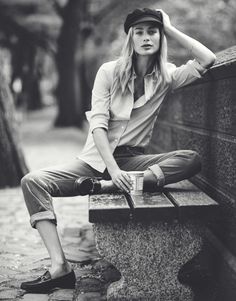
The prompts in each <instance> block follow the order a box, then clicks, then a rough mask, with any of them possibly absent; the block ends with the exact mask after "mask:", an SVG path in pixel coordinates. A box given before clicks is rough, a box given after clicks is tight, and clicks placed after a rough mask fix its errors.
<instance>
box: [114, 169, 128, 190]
mask: <svg viewBox="0 0 236 301" xmlns="http://www.w3.org/2000/svg"><path fill="white" fill-rule="evenodd" d="M109 173H110V176H111V179H112V182H113V183H114V184H115V185H116V186H117V187H118V188H119V189H121V190H123V191H126V192H130V189H131V185H132V183H131V179H130V177H129V175H128V174H127V172H126V171H124V170H121V169H116V170H114V171H112V172H109Z"/></svg>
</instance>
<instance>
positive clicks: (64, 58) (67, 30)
mask: <svg viewBox="0 0 236 301" xmlns="http://www.w3.org/2000/svg"><path fill="white" fill-rule="evenodd" d="M54 5H55V6H56V7H57V11H58V12H59V13H60V15H61V17H62V20H63V22H62V28H61V31H60V35H59V38H58V43H57V46H58V51H57V54H56V64H57V68H58V86H57V100H58V106H59V110H58V116H57V120H56V125H58V126H71V125H77V126H81V125H82V122H83V118H84V117H83V115H84V114H83V113H84V110H83V102H84V101H85V100H84V99H83V97H82V95H83V93H82V89H84V88H85V87H84V86H83V82H84V77H83V74H81V73H80V69H78V66H79V65H80V64H81V59H79V60H77V56H76V54H77V47H80V51H81V52H82V51H83V44H84V40H85V38H86V37H85V35H83V32H82V31H83V29H82V28H81V27H82V26H81V24H82V22H85V21H86V22H88V20H89V19H88V11H87V2H86V0H69V1H68V3H67V4H66V5H65V7H64V8H63V9H61V7H59V6H58V2H54ZM85 84H86V83H85Z"/></svg>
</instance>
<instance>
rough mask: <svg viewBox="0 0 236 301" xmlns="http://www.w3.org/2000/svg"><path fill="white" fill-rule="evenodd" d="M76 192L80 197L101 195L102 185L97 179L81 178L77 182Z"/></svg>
mask: <svg viewBox="0 0 236 301" xmlns="http://www.w3.org/2000/svg"><path fill="white" fill-rule="evenodd" d="M75 191H76V192H77V193H78V194H79V195H87V194H94V193H99V192H100V191H101V183H100V181H99V180H98V179H96V178H91V177H80V178H78V179H77V180H75Z"/></svg>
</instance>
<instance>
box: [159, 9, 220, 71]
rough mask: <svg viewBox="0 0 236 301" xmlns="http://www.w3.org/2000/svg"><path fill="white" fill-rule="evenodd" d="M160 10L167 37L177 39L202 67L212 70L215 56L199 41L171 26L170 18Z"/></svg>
mask: <svg viewBox="0 0 236 301" xmlns="http://www.w3.org/2000/svg"><path fill="white" fill-rule="evenodd" d="M158 10H159V11H161V13H162V16H163V29H164V33H165V34H166V36H167V37H170V38H173V39H175V40H176V41H178V42H179V44H180V45H181V46H182V47H184V48H186V49H188V50H189V52H190V54H191V55H192V56H193V57H194V58H195V59H196V60H197V61H198V63H200V64H201V66H202V67H204V68H210V67H211V66H212V65H213V64H214V62H215V60H216V56H215V54H214V53H213V52H212V51H211V50H210V49H208V48H207V47H206V46H204V45H203V44H201V43H200V42H198V41H197V40H195V39H193V38H191V37H189V36H188V35H186V34H184V33H183V32H181V31H179V30H178V29H177V28H175V27H174V26H173V25H172V24H171V22H170V18H169V16H168V15H167V14H166V13H165V12H164V11H163V10H161V9H158Z"/></svg>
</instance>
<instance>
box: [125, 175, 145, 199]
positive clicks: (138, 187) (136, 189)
mask: <svg viewBox="0 0 236 301" xmlns="http://www.w3.org/2000/svg"><path fill="white" fill-rule="evenodd" d="M127 173H128V175H129V176H130V179H131V182H132V187H131V190H130V194H134V195H142V194H143V178H144V172H143V171H128V172H127Z"/></svg>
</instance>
